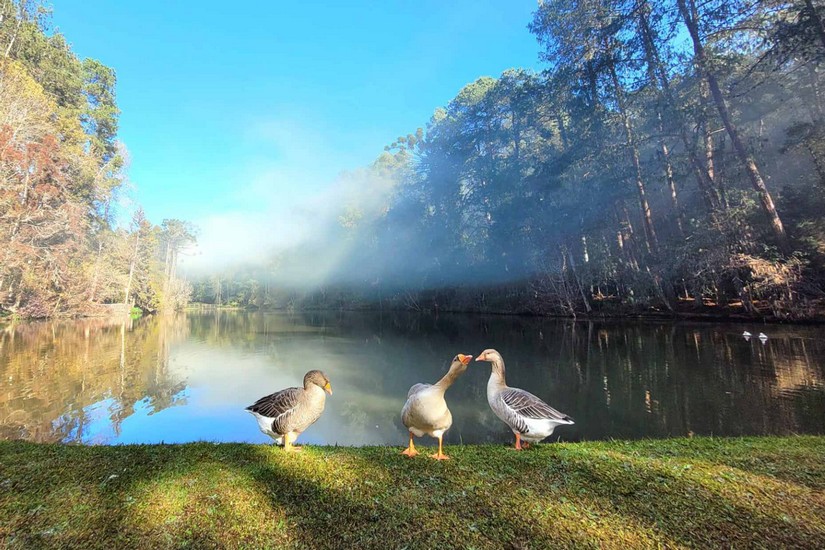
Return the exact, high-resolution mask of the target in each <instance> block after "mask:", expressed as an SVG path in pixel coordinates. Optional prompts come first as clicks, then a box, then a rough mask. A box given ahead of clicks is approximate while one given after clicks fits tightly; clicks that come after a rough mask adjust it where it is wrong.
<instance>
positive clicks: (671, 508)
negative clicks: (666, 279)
mask: <svg viewBox="0 0 825 550" xmlns="http://www.w3.org/2000/svg"><path fill="white" fill-rule="evenodd" d="M399 451H400V447H399V448H391V447H366V448H332V447H314V448H313V447H305V448H304V452H302V453H296V454H292V455H286V454H285V453H284V452H283V451H282V450H281V449H279V448H273V447H268V446H257V445H243V444H205V443H198V444H188V445H146V446H120V447H81V446H61V445H37V444H30V443H22V442H4V443H0V547H10V548H17V547H21V548H29V547H38V548H39V547H65V546H73V547H84V548H89V547H92V548H95V547H96V548H113V547H131V548H137V547H140V548H149V547H187V546H188V547H231V548H234V547H241V546H247V547H305V548H333V547H335V548H347V547H356V546H359V547H365V548H368V547H380V548H403V547H407V548H419V547H421V548H435V547H438V546H440V547H441V548H448V547H463V548H502V547H504V548H508V547H510V548H545V547H573V546H575V547H596V546H599V547H612V548H628V547H656V546H662V545H664V546H668V547H680V546H703V547H730V546H734V547H752V546H757V547H762V546H770V547H806V548H816V547H819V548H823V547H825V461H823V457H825V437H809V436H805V437H786V438H774V437H766V438H743V439H706V438H694V439H673V440H662V441H639V442H631V443H627V442H620V441H617V442H594V443H573V444H547V445H541V446H538V447H537V448H533V449H530V450H529V451H525V452H522V453H517V452H514V451H511V450H509V449H508V448H506V447H504V446H466V447H452V448H449V449H448V452H449V453H450V454H451V456H452V460H451V461H445V462H436V461H434V460H431V459H429V458H427V457H426V456H424V455H423V454H422V455H420V456H419V457H417V458H415V459H407V458H406V457H402V456H400V455H399V454H398V452H399Z"/></svg>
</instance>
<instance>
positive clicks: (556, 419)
mask: <svg viewBox="0 0 825 550" xmlns="http://www.w3.org/2000/svg"><path fill="white" fill-rule="evenodd" d="M476 361H488V362H490V364H491V365H492V372H491V373H490V380H489V381H488V382H487V402H488V403H489V404H490V408H491V409H493V412H494V413H495V414H496V416H498V417H499V418H500V419H501V420H503V421H504V423H505V424H507V425H508V426H510V429H511V430H513V433H514V434H515V435H516V446H515V448H516V450H518V451H520V450H521V449H522V443H521V440H522V439H523V440H524V441H525V443H524V445H523V447H524V448H526V447H528V446H529V444H530V443H538V442H539V441H541V440H542V439H544V438H545V437H549V436H550V435H551V434H552V433H553V430H555V429H556V426H562V425H565V424H573V419H572V418H570V417H569V416H567V415H566V414H563V413H560V412H559V411H557V410H556V409H554V408H553V407H551V406H550V405H548V404H547V403H545V402H544V401H542V400H541V399H539V398H538V397H536V396H535V395H533V394H532V393H530V392H528V391H524V390H521V389H519V388H511V387H509V386H507V382H506V381H505V379H504V359H503V358H502V357H501V354H500V353H499V352H497V351H496V350H494V349H486V350H484V351H482V352H481V354H480V355H479V356H478V358H476Z"/></svg>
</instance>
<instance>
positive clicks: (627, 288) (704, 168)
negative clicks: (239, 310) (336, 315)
mask: <svg viewBox="0 0 825 550" xmlns="http://www.w3.org/2000/svg"><path fill="white" fill-rule="evenodd" d="M823 20H825V7H823V6H822V5H821V3H818V2H816V3H815V2H813V1H812V0H793V1H787V2H785V1H776V0H756V1H754V0H733V1H730V0H706V1H703V2H696V0H669V1H665V2H655V3H654V2H652V1H648V0H615V1H607V0H587V1H582V2H575V3H569V2H563V1H561V0H544V1H542V2H540V3H539V7H538V10H537V11H536V13H535V16H534V19H533V21H532V22H531V23H530V25H529V28H530V31H531V32H532V33H533V34H534V35H535V36H536V38H537V39H538V42H539V44H540V45H541V55H542V57H543V59H544V60H545V61H546V63H547V70H546V71H544V72H543V73H541V74H535V73H533V72H530V71H525V70H518V69H515V70H509V71H506V72H505V73H504V74H503V75H501V77H499V78H497V79H496V78H480V79H478V80H477V81H475V82H473V83H471V84H469V85H467V86H466V87H464V88H463V89H462V90H461V91H460V92H459V93H458V95H457V96H456V98H455V99H454V100H452V101H451V102H450V103H449V105H447V106H446V108H443V109H438V110H437V111H436V112H435V114H434V116H433V117H432V119H431V120H430V122H429V124H428V125H427V127H426V130H419V131H418V132H416V133H415V134H410V135H408V136H403V137H399V138H398V140H397V141H396V142H395V143H393V144H391V145H390V146H388V147H387V150H386V151H385V152H384V154H383V155H382V156H381V157H380V158H379V159H378V160H377V161H376V163H375V164H374V165H373V166H372V168H371V170H372V172H373V173H374V174H376V175H377V176H379V177H381V178H391V179H393V181H395V187H394V190H393V193H392V194H391V196H390V198H389V199H388V200H387V201H386V204H385V205H384V206H383V207H382V208H378V209H375V208H369V209H368V210H367V211H360V210H359V207H358V204H346V205H342V206H341V217H340V218H339V220H338V222H339V223H338V226H337V228H336V229H335V230H334V231H331V232H330V233H329V235H328V238H329V241H330V242H332V243H335V246H340V247H345V248H346V250H348V253H347V254H346V256H345V257H343V258H341V259H340V261H338V262H337V263H336V265H335V267H334V269H330V270H329V272H328V273H327V274H326V275H325V278H324V283H323V284H321V285H320V286H319V287H316V288H315V289H313V290H312V291H304V290H302V291H299V290H296V289H291V290H290V289H289V288H288V287H285V286H284V285H279V284H278V281H279V277H280V275H279V274H280V273H282V272H283V270H285V269H291V268H293V267H294V265H296V264H301V263H303V262H307V261H308V259H309V258H311V257H312V256H313V255H316V252H317V251H315V250H313V249H311V248H309V249H307V247H301V249H296V250H292V251H287V252H285V253H283V254H281V255H280V256H278V257H277V258H274V259H273V261H272V262H271V263H270V265H269V266H268V267H266V268H264V267H256V268H254V269H248V270H239V271H236V272H235V274H234V275H225V276H222V277H221V278H212V279H211V280H204V281H201V282H200V283H199V284H198V285H197V287H196V289H195V294H196V295H195V298H196V300H198V301H204V302H212V303H218V302H220V303H236V304H238V305H253V306H258V307H289V306H294V307H306V306H313V307H314V306H317V307H329V306H331V307H337V306H340V307H359V306H364V307H373V306H375V305H376V304H377V303H381V304H386V305H387V306H388V307H405V308H410V309H444V310H449V309H453V310H457V309H463V310H474V311H492V310H496V311H530V312H535V313H542V314H564V315H578V314H598V313H606V312H607V313H627V312H637V311H651V310H658V311H662V312H668V311H675V312H679V311H688V310H689V311H699V312H704V311H707V310H708V309H711V310H716V311H723V312H727V313H735V312H740V313H743V314H746V315H753V316H770V317H774V318H780V319H800V318H811V317H816V316H817V315H820V314H821V312H822V311H823V307H825V300H823V298H824V297H825V270H823V259H824V258H825V126H823V113H824V111H823V109H825V105H823V93H825V92H823V89H822V86H823V82H822V71H823V64H822V61H823V58H825V25H823ZM353 243H355V244H353ZM232 289H235V293H234V294H232V292H231V291H232Z"/></svg>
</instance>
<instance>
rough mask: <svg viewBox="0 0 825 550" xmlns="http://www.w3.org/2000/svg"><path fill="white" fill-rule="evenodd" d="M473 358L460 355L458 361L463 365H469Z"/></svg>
mask: <svg viewBox="0 0 825 550" xmlns="http://www.w3.org/2000/svg"><path fill="white" fill-rule="evenodd" d="M472 358H473V356H472V355H464V354H462V353H459V354H458V360H459V361H461V364H462V365H466V364H467V363H469V362H470V359H472Z"/></svg>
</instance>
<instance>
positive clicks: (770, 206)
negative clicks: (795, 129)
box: [677, 0, 790, 253]
mask: <svg viewBox="0 0 825 550" xmlns="http://www.w3.org/2000/svg"><path fill="white" fill-rule="evenodd" d="M687 1H690V4H691V10H688V6H687V3H686V2H687ZM677 4H678V6H679V12H680V13H681V15H682V19H683V20H684V22H685V25H686V26H687V29H688V33H689V34H690V38H691V40H692V42H693V52H694V58H695V61H696V64H697V66H698V67H699V70H700V71H701V73H702V74H703V75H704V77H705V80H707V83H708V86H709V87H710V93H711V96H712V97H713V101H714V103H715V104H716V109H717V110H718V111H719V118H721V119H722V124H723V125H724V126H725V130H726V131H727V133H728V136H730V139H731V142H732V143H733V149H734V151H735V153H736V155H737V157H739V160H740V162H741V163H742V165H743V166H744V168H745V171H746V172H747V174H748V178H749V179H750V181H751V185H752V186H753V188H754V189H755V190H756V193H757V195H758V196H759V200H760V202H761V203H762V208H763V209H764V211H765V214H766V215H767V217H768V220H769V222H770V225H771V229H772V231H773V234H774V237H775V238H776V241H777V244H778V245H779V248H780V249H781V250H782V251H783V252H785V253H788V252H790V246H789V244H788V237H787V235H786V233H785V227H784V226H783V225H782V220H781V219H780V218H779V214H778V213H777V211H776V206H775V205H774V202H773V197H771V194H770V192H769V191H768V188H767V186H766V185H765V181H764V180H763V179H762V175H761V174H760V173H759V168H758V167H757V165H756V161H755V160H754V158H753V156H752V155H750V154H749V153H748V151H747V149H745V145H744V144H743V143H742V140H741V138H740V137H739V131H738V130H737V128H736V126H735V124H734V122H733V119H732V118H731V116H730V112H729V111H728V105H727V102H726V101H725V98H724V96H723V95H722V90H721V89H720V87H719V82H718V81H717V80H716V75H714V73H713V72H712V71H711V70H710V67H709V66H708V60H707V56H706V53H705V48H704V44H702V40H701V38H700V37H699V27H698V23H697V21H696V19H695V18H694V16H693V15H691V14H692V13H695V10H696V8H695V3H694V0H677Z"/></svg>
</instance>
